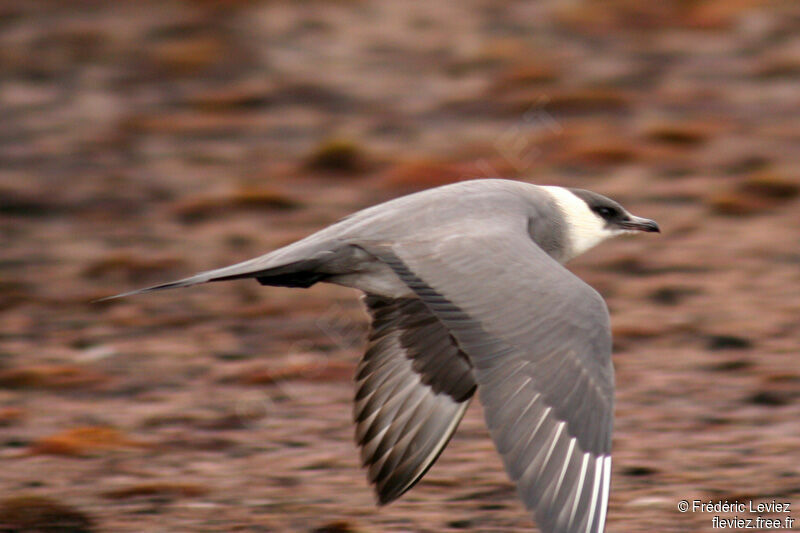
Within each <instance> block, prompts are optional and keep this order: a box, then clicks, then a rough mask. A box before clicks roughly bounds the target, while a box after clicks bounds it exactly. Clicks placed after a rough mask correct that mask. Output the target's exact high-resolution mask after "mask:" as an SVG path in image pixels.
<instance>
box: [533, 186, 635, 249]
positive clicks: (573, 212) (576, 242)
mask: <svg viewBox="0 0 800 533" xmlns="http://www.w3.org/2000/svg"><path fill="white" fill-rule="evenodd" d="M542 189H544V190H545V191H547V193H549V194H550V196H551V197H552V198H553V200H554V201H555V203H556V205H557V206H558V208H559V209H560V210H561V213H562V214H563V215H564V221H565V222H566V228H565V229H566V231H567V239H568V241H569V244H568V253H566V254H564V257H565V259H564V261H563V262H565V263H566V262H567V261H569V260H570V259H572V258H573V257H577V256H579V255H581V254H582V253H583V252H585V251H587V250H589V249H590V248H593V247H594V246H596V245H598V244H600V243H601V242H603V241H604V240H606V239H608V238H609V237H613V236H614V235H618V234H619V233H621V232H619V231H614V230H610V229H608V228H606V223H605V221H604V220H603V219H602V218H600V216H599V215H597V214H595V213H594V212H593V211H592V210H591V209H589V206H588V205H586V202H584V201H583V200H581V199H580V198H578V197H577V196H575V195H574V194H573V193H572V192H571V191H570V190H568V189H565V188H563V187H556V186H545V187H542Z"/></svg>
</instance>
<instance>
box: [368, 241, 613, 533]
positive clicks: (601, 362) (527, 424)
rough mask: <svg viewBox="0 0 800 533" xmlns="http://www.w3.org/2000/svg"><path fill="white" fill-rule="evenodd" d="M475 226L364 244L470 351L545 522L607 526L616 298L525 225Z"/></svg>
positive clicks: (526, 491)
mask: <svg viewBox="0 0 800 533" xmlns="http://www.w3.org/2000/svg"><path fill="white" fill-rule="evenodd" d="M469 229H470V231H472V232H473V233H472V234H469V233H464V234H463V235H457V236H453V235H452V234H451V235H442V236H438V238H437V236H436V235H432V236H431V238H430V240H427V239H426V240H425V241H424V242H419V241H417V242H406V243H396V244H394V245H391V246H390V245H377V244H365V245H364V246H363V247H364V249H365V250H367V251H368V252H370V253H372V254H373V255H375V256H376V257H378V258H379V259H381V260H382V261H384V262H385V263H387V264H388V265H390V266H391V267H392V268H393V269H394V271H395V272H396V273H397V275H398V276H399V277H400V278H401V279H402V280H403V281H404V282H405V283H406V284H407V285H408V286H409V287H410V288H411V289H413V290H414V292H415V293H416V294H417V295H418V296H419V297H420V299H421V300H422V301H423V302H424V303H425V305H426V306H427V307H428V308H429V309H430V310H431V311H432V312H433V314H435V315H436V317H437V318H439V320H441V322H442V323H443V324H444V325H445V326H446V327H447V328H448V330H449V331H450V333H451V335H452V336H453V337H454V338H455V339H456V341H457V344H458V346H459V347H460V348H461V349H462V350H463V351H464V352H465V353H466V354H467V355H468V356H469V358H470V360H471V362H472V364H473V366H474V370H473V372H474V375H475V378H476V381H477V383H478V389H479V390H480V397H481V402H482V403H483V405H484V412H485V417H486V421H487V424H488V426H489V430H490V432H491V435H492V438H493V440H494V442H495V445H496V447H497V449H498V451H499V452H500V453H501V454H502V457H503V461H504V463H505V467H506V470H507V471H508V474H509V475H510V477H511V478H512V479H513V480H514V481H515V482H516V483H517V488H518V491H519V493H520V496H521V498H522V500H523V501H524V502H525V505H526V506H527V507H528V508H529V509H531V510H532V511H533V512H534V514H535V516H536V519H537V522H538V524H539V527H540V528H541V529H542V530H543V531H545V532H548V533H550V532H559V533H566V532H570V533H571V532H582V533H586V532H602V531H603V528H604V523H605V512H606V506H607V501H608V490H609V481H610V477H611V457H610V449H611V431H612V424H613V419H612V418H613V394H614V371H613V367H612V365H611V357H610V355H611V334H610V330H609V321H608V311H607V309H606V306H605V302H604V301H603V299H602V298H601V297H600V295H599V294H597V292H596V291H594V290H593V289H592V288H591V287H589V286H588V285H586V284H585V283H583V282H582V281H581V280H579V279H578V278H577V277H576V276H574V275H573V274H572V273H570V272H569V271H568V270H566V269H565V268H563V267H562V266H561V265H560V264H558V263H557V262H556V261H554V260H553V259H551V258H550V257H549V256H548V255H547V254H545V253H544V252H543V251H542V250H541V249H540V248H539V247H538V246H537V245H536V244H535V243H534V242H533V241H532V240H531V239H530V237H529V236H528V234H527V231H526V229H525V228H524V227H520V228H508V227H507V226H504V227H497V228H486V227H482V228H481V227H478V228H469ZM475 231H478V232H482V233H479V234H474V232H475Z"/></svg>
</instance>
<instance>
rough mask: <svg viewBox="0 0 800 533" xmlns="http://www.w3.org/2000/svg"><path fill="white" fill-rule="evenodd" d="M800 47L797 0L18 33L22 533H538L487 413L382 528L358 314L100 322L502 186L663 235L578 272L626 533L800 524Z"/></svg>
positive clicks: (369, 12)
mask: <svg viewBox="0 0 800 533" xmlns="http://www.w3.org/2000/svg"><path fill="white" fill-rule="evenodd" d="M799 30H800V5H798V4H797V3H796V2H794V1H792V0H785V1H774V2H769V1H765V0H764V1H762V0H666V1H663V2H635V1H630V0H608V1H602V2H601V1H599V0H574V1H570V2H563V1H559V0H539V1H534V0H527V1H509V2H491V1H488V0H486V1H482V0H469V1H462V2H457V1H447V2H444V1H443V2H427V3H423V2H410V1H404V0H392V1H366V0H364V1H358V0H350V1H347V0H339V1H334V0H331V1H326V0H317V1H309V2H282V1H263V2H257V1H248V0H193V1H189V0H187V1H184V2H173V1H171V0H164V1H161V2H131V1H119V2H100V1H90V0H83V1H80V2H60V1H46V0H42V1H35V0H31V1H26V2H11V1H1V2H0V239H1V240H0V242H1V243H2V250H3V252H2V256H0V461H1V462H0V530H2V531H73V532H77V531H108V532H127V531H130V532H142V531H147V532H176V531H187V532H190V531H191V532H212V531H213V532H227V531H254V532H255V531H259V532H261V531H264V532H266V531H317V532H351V531H352V532H372V531H375V532H377V531H425V532H434V531H435V532H439V531H482V532H501V531H502V532H506V531H526V530H529V529H530V528H532V521H531V519H530V518H529V516H528V514H527V513H526V512H525V511H524V509H523V508H522V506H521V505H520V504H519V503H518V500H517V498H516V496H515V494H514V489H513V487H512V485H511V484H510V483H509V481H508V480H507V478H506V476H505V474H504V473H503V471H502V466H501V464H500V460H499V458H498V457H497V456H496V454H495V453H494V450H493V447H492V444H491V442H490V440H489V438H488V435H487V433H486V430H485V429H484V425H483V422H482V416H481V411H480V406H479V405H478V402H475V404H474V405H473V406H472V408H471V409H470V411H469V412H468V413H467V416H466V418H465V420H464V422H463V423H462V425H461V428H460V430H459V431H458V433H457V434H456V436H455V438H454V439H453V441H452V442H451V443H450V445H449V447H448V449H447V450H446V451H445V453H444V454H443V455H442V457H441V458H440V460H439V461H438V463H437V465H436V466H435V467H434V468H433V469H432V470H431V471H430V472H429V474H428V475H427V476H426V477H425V479H424V480H423V481H422V482H421V483H420V484H419V485H418V486H417V487H416V488H415V489H414V490H412V491H411V492H410V493H408V494H407V495H406V496H405V497H404V498H403V499H401V500H400V501H398V502H397V503H395V504H393V505H391V506H388V507H385V508H377V507H376V506H375V505H374V498H373V495H372V494H371V492H370V489H369V487H368V486H367V484H366V481H365V479H364V474H363V472H361V470H360V469H359V465H358V461H357V454H356V451H355V448H354V445H353V444H352V431H353V429H352V425H351V422H350V398H351V396H352V384H351V377H352V371H353V368H354V365H355V362H356V361H357V359H358V357H359V355H360V352H361V349H362V346H363V340H362V339H363V335H364V332H365V330H366V316H365V314H364V313H363V311H362V310H361V307H360V304H359V302H358V299H357V295H356V294H355V293H354V292H352V291H349V290H346V289H342V288H337V287H330V286H317V287H314V288H312V289H310V290H308V291H301V290H289V289H273V288H271V289H264V288H261V287H259V286H258V284H256V283H254V282H245V281H242V282H231V283H229V284H220V285H213V286H204V287H199V288H195V289H192V290H186V291H174V292H169V293H162V294H155V295H147V296H143V297H137V298H131V299H124V300H118V301H112V302H107V303H100V304H96V303H95V304H93V303H90V301H91V300H93V299H95V298H99V297H103V296H108V295H110V294H113V293H116V292H121V291H125V290H129V289H133V288H137V287H140V286H143V285H147V284H151V283H156V282H159V281H164V280H169V279H172V278H176V277H182V276H184V275H187V274H190V273H193V272H195V271H199V270H204V269H208V268H212V267H217V266H222V265H225V264H229V263H232V262H234V261H237V260H241V259H246V258H249V257H252V256H256V255H260V254H261V253H263V252H265V251H267V250H270V249H272V248H275V247H277V246H280V245H282V244H285V243H288V242H291V241H292V240H294V239H297V238H299V237H301V236H303V235H305V234H308V233H310V232H312V231H314V230H315V229H318V228H320V227H322V226H324V225H326V224H328V223H330V222H332V221H334V220H336V219H338V218H340V217H341V216H344V215H345V214H347V213H349V212H352V211H353V210H356V209H358V208H361V207H364V206H367V205H370V204H373V203H375V202H377V201H380V200H384V199H388V198H391V197H394V196H397V195H400V194H402V193H405V192H409V191H413V190H418V189H421V188H426V187H429V186H433V185H438V184H442V183H447V182H451V181H457V180H461V179H468V178H476V177H487V176H497V175H500V176H505V177H510V178H517V179H526V180H530V181H533V182H537V183H551V184H560V185H569V186H577V187H584V188H588V189H593V190H596V191H598V192H601V193H604V194H607V195H609V196H612V197H614V198H616V199H618V200H620V201H621V202H622V203H623V204H624V205H626V207H628V208H629V209H630V210H631V211H632V212H634V213H637V214H640V215H642V216H647V217H650V218H654V219H656V220H658V221H659V223H660V224H661V227H662V230H663V234H662V235H660V236H652V235H647V236H643V237H641V238H635V239H634V238H630V239H620V240H617V241H615V242H612V243H609V244H607V245H605V246H603V247H601V248H600V249H597V250H594V251H592V252H590V253H588V254H587V255H586V256H584V257H582V258H580V259H578V260H576V261H575V262H574V263H573V264H572V265H571V268H572V269H573V270H574V271H575V272H576V273H577V274H578V275H580V276H581V277H582V278H584V279H585V280H587V281H588V282H589V283H591V284H592V285H593V286H594V287H596V288H597V289H598V290H599V291H600V292H601V293H602V294H603V296H604V297H605V298H606V299H607V301H608V303H609V307H610V309H611V313H612V322H613V329H614V335H615V355H614V359H615V363H616V369H617V422H616V432H615V438H614V457H615V458H614V473H613V476H614V477H613V482H612V493H611V501H610V507H609V512H608V530H609V531H612V532H635V531H664V532H670V531H675V532H684V531H710V530H711V529H712V522H711V521H712V518H713V516H714V514H715V513H692V512H689V513H683V514H682V513H680V512H678V510H677V505H678V502H679V501H680V500H684V499H687V500H692V499H705V500H709V499H710V500H714V501H716V500H725V499H728V500H735V499H738V500H740V501H749V500H755V501H763V500H767V501H771V500H773V499H774V500H777V501H778V502H793V503H794V504H795V505H796V506H800V461H798V459H800V455H799V454H798V449H800V424H798V419H800V368H798V346H800V215H799V214H798V212H799V210H800V158H799V157H798V155H800V151H799V150H798V143H800V127H799V126H798V121H797V110H798V109H800V31H799ZM793 513H794V514H793V517H794V518H797V519H798V521H800V507H798V509H794V508H793ZM734 514H736V513H730V514H725V515H724V516H726V517H731V516H733V515H734ZM739 514H740V515H741V513H739ZM769 516H780V517H781V518H783V517H784V516H785V515H769ZM746 517H749V518H755V515H753V514H751V513H749V512H748V513H746ZM56 523H61V524H62V525H63V524H71V525H70V526H69V527H66V526H65V528H62V529H53V528H51V529H47V527H48V526H47V524H50V526H52V527H55V526H53V524H56ZM37 528H38V529H37Z"/></svg>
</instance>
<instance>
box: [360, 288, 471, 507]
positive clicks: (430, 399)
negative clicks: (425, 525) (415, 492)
mask: <svg viewBox="0 0 800 533" xmlns="http://www.w3.org/2000/svg"><path fill="white" fill-rule="evenodd" d="M364 301H365V303H366V304H367V308H368V309H369V312H370V315H371V316H372V327H371V330H370V335H369V346H368V348H367V351H366V353H365V354H364V357H363V358H362V359H361V362H360V363H359V365H358V370H357V374H356V398H355V407H354V412H353V416H354V418H355V421H356V442H357V443H358V445H359V446H360V448H361V459H362V462H363V464H364V466H366V467H367V468H368V474H367V475H368V478H369V480H370V482H371V483H373V484H374V486H375V490H376V492H377V494H378V499H379V501H380V502H381V504H386V503H389V502H391V501H393V500H395V499H397V498H399V497H400V496H401V495H402V494H403V493H405V492H406V491H407V490H409V489H410V488H411V487H413V486H414V485H415V484H416V483H417V481H419V480H420V479H421V478H422V476H423V475H425V473H426V472H427V471H428V469H429V468H430V467H431V466H432V465H433V463H434V462H435V461H436V459H437V458H438V457H439V454H440V453H441V452H442V450H443V449H444V447H445V446H446V445H447V443H448V441H449V440H450V437H451V436H452V435H453V432H455V430H456V428H457V427H458V423H459V422H460V421H461V417H462V416H463V415H464V411H465V410H466V408H467V406H468V405H469V400H470V398H472V395H473V394H474V392H475V381H474V379H473V377H472V365H471V364H470V362H469V360H468V359H467V357H466V356H465V355H464V354H463V353H461V352H460V351H459V349H458V347H457V346H456V345H455V342H454V341H453V339H452V338H451V337H450V334H449V333H448V331H447V329H446V328H445V327H444V326H443V325H442V323H441V322H440V321H439V320H438V319H437V318H436V317H435V316H434V315H433V314H432V313H431V312H430V311H429V310H428V308H427V307H426V306H425V304H423V303H422V301H420V300H418V299H416V298H410V299H409V298H405V299H388V298H381V297H378V296H372V295H368V296H367V297H365V298H364Z"/></svg>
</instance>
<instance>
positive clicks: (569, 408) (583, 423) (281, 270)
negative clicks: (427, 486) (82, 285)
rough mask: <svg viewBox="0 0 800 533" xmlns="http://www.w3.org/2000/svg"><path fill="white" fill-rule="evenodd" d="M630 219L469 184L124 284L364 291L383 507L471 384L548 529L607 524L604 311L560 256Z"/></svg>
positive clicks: (358, 411) (436, 444) (499, 186)
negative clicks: (237, 282)
mask: <svg viewBox="0 0 800 533" xmlns="http://www.w3.org/2000/svg"><path fill="white" fill-rule="evenodd" d="M636 231H645V232H658V231H659V228H658V225H657V224H656V223H655V222H654V221H652V220H648V219H645V218H640V217H636V216H633V215H631V214H630V213H628V212H627V211H626V210H625V209H624V208H623V207H622V206H620V205H619V204H618V203H616V202H614V201H613V200H610V199H608V198H606V197H604V196H601V195H599V194H595V193H593V192H590V191H586V190H581V189H567V188H562V187H541V186H536V185H531V184H527V183H523V182H518V181H509V180H499V179H487V180H475V181H465V182H460V183H456V184H452V185H446V186H443V187H438V188H435V189H430V190H426V191H422V192H419V193H415V194H411V195H408V196H404V197H401V198H397V199H395V200H392V201H389V202H386V203H383V204H380V205H377V206H374V207H371V208H368V209H364V210H363V211H359V212H357V213H355V214H352V215H350V216H348V217H347V218H344V219H343V220H341V221H339V222H337V223H335V224H333V225H331V226H329V227H327V228H325V229H323V230H321V231H319V232H317V233H314V234H313V235H311V236H309V237H306V238H305V239H302V240H300V241H298V242H295V243H293V244H290V245H288V246H286V247H284V248H281V249H279V250H275V251H273V252H271V253H268V254H266V255H263V256H261V257H257V258H255V259H251V260H249V261H245V262H242V263H238V264H235V265H232V266H228V267H225V268H220V269H217V270H211V271H208V272H202V273H200V274H197V275H195V276H192V277H189V278H186V279H182V280H178V281H173V282H171V283H165V284H162V285H157V286H154V287H149V288H146V289H141V290H138V291H133V292H129V293H125V294H122V295H119V296H129V295H132V294H137V293H143V292H150V291H156V290H161V289H172V288H177V287H189V286H192V285H197V284H199V283H206V282H209V281H223V280H233V279H240V278H255V279H256V280H257V281H258V282H259V283H261V284H262V285H272V286H280V287H310V286H312V285H314V284H315V283H318V282H327V283H335V284H338V285H344V286H347V287H353V288H356V289H359V290H361V291H363V292H364V293H365V296H364V302H365V303H366V306H367V309H368V311H369V314H370V315H371V317H372V324H371V328H370V332H369V338H368V347H367V350H366V353H365V354H364V357H363V358H362V359H361V361H360V362H359V364H358V368H357V373H356V378H355V380H356V394H355V407H354V418H355V422H356V442H357V443H358V446H359V447H360V451H361V459H362V461H363V465H364V466H365V467H366V468H367V471H368V478H369V481H370V483H372V484H373V485H374V487H375V491H376V493H377V495H378V499H379V501H380V503H381V504H387V503H389V502H391V501H393V500H395V499H397V498H399V497H400V496H401V495H402V494H403V493H405V492H406V491H408V490H409V489H410V488H411V487H413V486H414V485H415V484H416V483H417V482H418V481H419V480H420V479H421V478H422V476H424V475H425V473H426V472H427V471H428V469H429V468H430V467H431V465H433V463H434V462H435V461H436V459H437V458H438V456H439V454H440V453H441V452H442V450H443V449H444V447H445V446H446V445H447V443H448V441H449V440H450V437H451V436H452V435H453V432H454V431H455V430H456V427H457V426H458V424H459V422H460V421H461V418H462V416H463V415H464V412H465V411H466V409H467V406H468V404H469V401H470V399H471V398H472V396H473V395H474V393H475V391H476V390H477V391H479V393H480V400H481V403H482V404H483V408H484V414H485V418H486V423H487V425H488V427H489V431H490V433H491V436H492V439H493V440H494V443H495V446H496V448H497V450H498V452H500V454H501V455H502V458H503V463H504V464H505V468H506V471H507V472H508V475H509V476H510V477H511V479H512V480H513V481H514V482H515V483H516V485H517V489H518V492H519V496H520V498H521V499H522V501H523V502H524V503H525V505H526V507H527V508H528V509H529V510H531V511H532V512H533V514H534V516H535V519H536V522H537V523H538V525H539V527H540V529H541V530H542V531H544V532H546V533H551V532H552V533H556V532H558V533H573V532H576V533H577V532H581V533H590V532H602V531H603V529H604V525H605V518H606V507H607V503H608V494H609V482H610V479H611V455H610V453H611V432H612V426H613V406H614V368H613V366H612V364H611V332H610V329H609V317H608V310H607V308H606V305H605V302H604V301H603V299H602V298H601V296H600V295H599V294H598V293H597V292H596V291H595V290H594V289H592V288H591V287H589V286H588V285H586V284H585V283H584V282H583V281H581V280H580V279H578V278H577V277H576V276H575V275H573V274H572V273H571V272H570V271H569V270H567V269H566V268H564V267H563V266H562V265H563V264H564V263H565V262H567V261H568V260H570V259H572V258H573V257H575V256H577V255H579V254H581V253H583V252H585V251H586V250H588V249H589V248H591V247H593V246H595V245H596V244H598V243H600V242H601V241H603V240H605V239H607V238H609V237H613V236H615V235H620V234H623V233H630V232H636ZM119 296H116V297H119ZM116 297H114V298H116Z"/></svg>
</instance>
